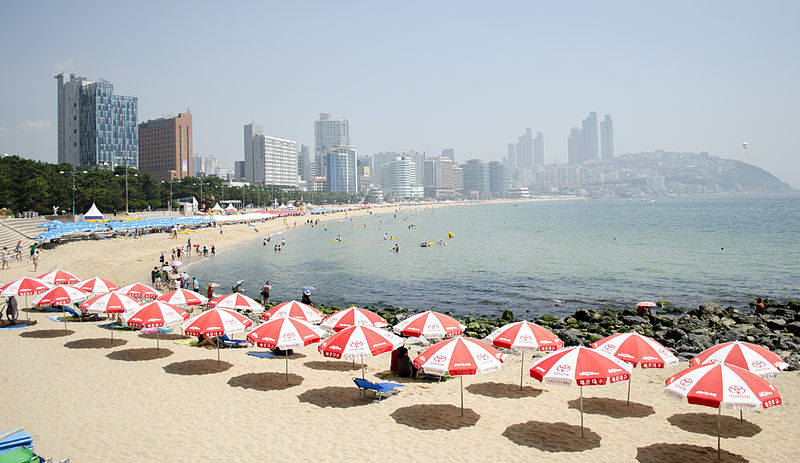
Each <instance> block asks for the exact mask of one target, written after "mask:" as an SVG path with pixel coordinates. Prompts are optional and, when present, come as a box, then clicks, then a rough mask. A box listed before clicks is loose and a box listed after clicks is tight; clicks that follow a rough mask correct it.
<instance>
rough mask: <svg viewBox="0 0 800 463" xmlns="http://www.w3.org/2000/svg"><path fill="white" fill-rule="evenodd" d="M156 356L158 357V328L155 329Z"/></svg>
mask: <svg viewBox="0 0 800 463" xmlns="http://www.w3.org/2000/svg"><path fill="white" fill-rule="evenodd" d="M156 355H158V327H156Z"/></svg>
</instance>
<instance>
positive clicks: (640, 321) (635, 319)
mask: <svg viewBox="0 0 800 463" xmlns="http://www.w3.org/2000/svg"><path fill="white" fill-rule="evenodd" d="M622 321H623V323H625V324H626V325H628V326H636V325H649V324H650V321H649V320H647V319H645V318H644V317H640V316H638V315H625V316H623V317H622Z"/></svg>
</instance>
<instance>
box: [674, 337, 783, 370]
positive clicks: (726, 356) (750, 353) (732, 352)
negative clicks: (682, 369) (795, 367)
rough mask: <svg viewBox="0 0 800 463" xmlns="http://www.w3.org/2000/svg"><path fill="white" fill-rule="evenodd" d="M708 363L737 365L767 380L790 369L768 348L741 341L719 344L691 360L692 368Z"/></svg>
mask: <svg viewBox="0 0 800 463" xmlns="http://www.w3.org/2000/svg"><path fill="white" fill-rule="evenodd" d="M706 363H725V364H728V365H735V366H737V367H739V368H744V369H745V370H747V371H749V372H750V373H755V374H757V375H758V376H760V377H762V378H766V379H771V378H774V377H776V376H778V373H780V372H781V371H782V370H785V369H787V368H789V364H788V363H786V362H784V361H783V359H781V358H780V357H778V356H777V355H775V354H774V353H772V351H770V350H769V349H767V348H766V347H762V346H759V345H757V344H750V343H749V342H741V341H733V342H726V343H722V344H717V345H716V346H714V347H711V348H709V349H706V350H704V351H703V352H701V353H699V354H698V355H696V356H695V357H693V358H692V359H691V360H689V365H692V366H694V365H702V364H706Z"/></svg>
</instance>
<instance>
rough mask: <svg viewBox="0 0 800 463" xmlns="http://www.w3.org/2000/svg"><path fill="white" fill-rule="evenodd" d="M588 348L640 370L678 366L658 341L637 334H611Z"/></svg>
mask: <svg viewBox="0 0 800 463" xmlns="http://www.w3.org/2000/svg"><path fill="white" fill-rule="evenodd" d="M590 347H591V348H592V349H597V350H599V351H602V352H605V353H606V354H609V355H613V356H614V357H616V358H618V359H620V360H624V361H626V362H628V363H630V364H631V365H633V366H634V367H635V366H637V365H638V366H639V367H640V368H666V367H671V366H673V365H677V364H678V358H677V357H675V355H673V354H672V352H670V351H669V349H667V348H666V347H664V346H662V345H661V344H660V343H659V342H658V341H656V340H655V339H652V338H648V337H647V336H642V335H641V334H638V333H620V334H612V335H611V336H607V337H605V338H603V339H601V340H599V341H597V342H593V343H592V344H591V345H590ZM630 402H631V381H630V380H629V381H628V401H627V403H628V404H629V405H630Z"/></svg>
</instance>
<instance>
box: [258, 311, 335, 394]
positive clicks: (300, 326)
mask: <svg viewBox="0 0 800 463" xmlns="http://www.w3.org/2000/svg"><path fill="white" fill-rule="evenodd" d="M323 334H325V331H324V330H322V329H320V328H318V327H316V326H314V325H312V324H311V323H309V322H306V321H304V320H299V319H296V318H287V317H275V318H273V319H272V320H270V321H268V322H265V323H262V324H260V325H258V326H257V327H256V328H255V329H254V330H253V331H251V332H250V333H249V334H248V335H247V337H246V338H245V339H247V342H249V343H250V344H253V345H255V346H258V347H264V348H267V349H281V350H283V351H285V352H286V379H287V380H288V379H289V352H288V350H289V349H294V348H297V347H303V346H307V345H309V344H312V343H315V342H319V341H320V339H322V335H323Z"/></svg>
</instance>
